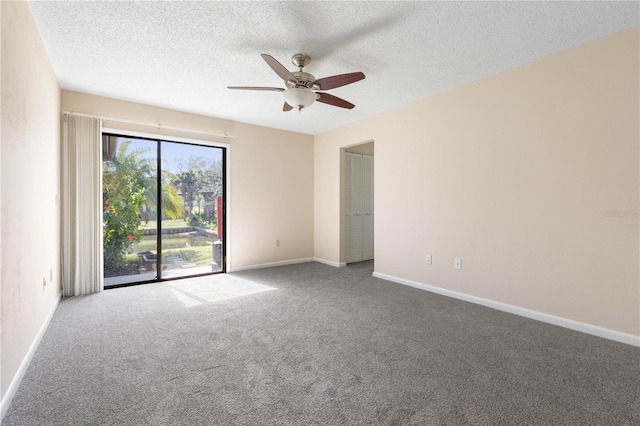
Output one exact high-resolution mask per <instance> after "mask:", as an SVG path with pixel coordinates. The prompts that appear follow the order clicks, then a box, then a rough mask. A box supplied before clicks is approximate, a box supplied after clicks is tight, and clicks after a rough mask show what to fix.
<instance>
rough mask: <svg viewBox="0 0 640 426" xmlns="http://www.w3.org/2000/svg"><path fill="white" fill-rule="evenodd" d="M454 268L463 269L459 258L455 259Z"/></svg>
mask: <svg viewBox="0 0 640 426" xmlns="http://www.w3.org/2000/svg"><path fill="white" fill-rule="evenodd" d="M453 267H454V268H455V269H462V260H460V258H459V257H456V258H455V259H453Z"/></svg>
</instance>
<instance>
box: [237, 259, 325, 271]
mask: <svg viewBox="0 0 640 426" xmlns="http://www.w3.org/2000/svg"><path fill="white" fill-rule="evenodd" d="M306 262H313V257H304V258H301V259H291V260H282V261H280V262H271V263H260V264H257V265H247V266H239V267H237V268H232V269H231V270H230V271H227V272H240V271H248V270H251V269H262V268H273V267H274V266H284V265H295V264H296V263H306Z"/></svg>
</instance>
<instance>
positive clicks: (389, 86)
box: [30, 1, 640, 134]
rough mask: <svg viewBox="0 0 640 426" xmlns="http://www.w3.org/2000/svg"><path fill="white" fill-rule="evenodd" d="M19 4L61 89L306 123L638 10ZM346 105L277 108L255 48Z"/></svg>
mask: <svg viewBox="0 0 640 426" xmlns="http://www.w3.org/2000/svg"><path fill="white" fill-rule="evenodd" d="M30 6H31V10H32V12H33V15H34V17H35V20H36V23H37V25H38V28H39V30H40V33H41V34H42V38H43V40H44V44H45V47H46V49H47V52H48V54H49V56H50V58H51V61H52V63H53V68H54V70H55V73H56V76H57V78H58V80H59V82H60V85H61V87H62V88H63V89H67V90H73V91H79V92H84V93H90V94H95V95H101V96H107V97H112V98H117V99H123V100H128V101H134V102H140V103H144V104H150V105H156V106H161V107H166V108H172V109H177V110H182V111H188V112H194V113H199V114H204V115H209V116H214V117H220V118H226V119H232V120H236V121H241V122H246V123H253V124H259V125H264V126H269V127H275V128H280V129H287V130H292V131H298V132H303V133H308V134H317V133H320V132H322V131H325V130H329V129H332V128H335V127H338V126H340V125H343V124H346V123H348V122H351V121H355V120H358V119H361V118H364V117H367V116H371V115H373V114H376V113H379V112H382V111H385V110H389V109H391V108H394V107H397V106H400V105H403V104H406V103H409V102H411V101H414V100H417V99H420V98H424V97H426V96H429V95H433V94H436V93H439V92H442V91H445V90H448V89H451V88H454V87H457V86H460V85H463V84H466V83H469V82H472V81H475V80H478V79H481V78H483V77H486V76H489V75H492V74H496V73H498V72H502V71H505V70H508V69H511V68H514V67H517V66H520V65H523V64H526V63H529V62H532V61H534V60H536V59H539V58H542V57H545V56H548V55H551V54H553V53H556V52H559V51H562V50H566V49H568V48H571V47H574V46H577V45H580V44H583V43H586V42H588V41H591V40H594V39H597V38H600V37H603V36H606V35H608V34H612V33H615V32H618V31H622V30H624V29H627V28H630V27H632V26H635V25H638V24H639V23H640V12H639V3H638V2H360V1H351V2H212V1H210V2H165V1H163V2H160V1H136V2H89V1H85V2H48V1H47V2H41V1H31V2H30ZM298 52H301V53H306V54H308V55H310V56H311V58H312V62H311V64H310V65H309V66H307V67H306V68H305V71H307V72H309V73H311V74H313V75H314V76H315V77H316V78H321V77H326V76H330V75H334V74H342V73H347V72H354V71H362V72H364V73H365V74H366V76H367V78H366V79H365V80H362V81H360V82H357V83H354V84H352V85H350V86H344V87H340V88H337V89H334V90H332V91H331V92H330V93H331V94H333V95H336V96H339V97H342V98H344V99H346V100H348V101H351V102H352V103H354V104H356V107H355V109H353V110H345V109H342V108H336V107H332V106H329V105H325V104H321V103H317V102H316V103H315V104H314V105H312V106H311V107H310V108H309V109H306V110H303V111H302V112H301V113H298V112H297V111H291V112H287V113H284V112H282V104H283V99H282V95H281V94H280V93H276V92H254V91H232V90H228V89H226V86H228V85H232V86H276V87H283V82H282V80H280V78H279V77H278V76H277V75H276V74H275V73H274V72H273V71H272V70H271V69H270V68H269V67H268V66H267V64H266V63H265V62H264V61H263V60H262V58H261V57H260V54H261V53H268V54H270V55H272V56H273V57H275V58H276V59H277V60H278V61H280V62H281V63H282V64H283V65H285V66H286V67H287V68H289V69H291V70H295V67H294V66H293V65H291V62H290V58H291V56H292V55H293V54H294V53H298Z"/></svg>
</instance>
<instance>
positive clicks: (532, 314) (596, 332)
mask: <svg viewBox="0 0 640 426" xmlns="http://www.w3.org/2000/svg"><path fill="white" fill-rule="evenodd" d="M373 276H374V277H376V278H380V279H383V280H386V281H392V282H395V283H398V284H403V285H407V286H410V287H415V288H418V289H420V290H426V291H430V292H432V293H437V294H441V295H443V296H448V297H453V298H454V299H459V300H464V301H466V302H471V303H476V304H478V305H482V306H486V307H489V308H493V309H497V310H499V311H504V312H509V313H510V314H515V315H520V316H522V317H526V318H530V319H533V320H537V321H542V322H546V323H548V324H553V325H557V326H560V327H565V328H568V329H571V330H575V331H580V332H582V333H587V334H591V335H593V336H598V337H603V338H605V339H609V340H615V341H616V342H620V343H626V344H627V345H632V346H638V347H640V336H634V335H633V334H627V333H621V332H619V331H615V330H610V329H608V328H603V327H598V326H595V325H591V324H586V323H583V322H579V321H574V320H570V319H567V318H562V317H557V316H555V315H549V314H545V313H542V312H537V311H532V310H530V309H525V308H520V307H518V306H513V305H508V304H506V303H501V302H496V301H493V300H489V299H483V298H481V297H476V296H471V295H469V294H465V293H459V292H457V291H452V290H447V289H444V288H440V287H434V286H431V285H428V284H422V283H419V282H417V281H411V280H407V279H404V278H399V277H394V276H392V275H386V274H382V273H379V272H374V273H373Z"/></svg>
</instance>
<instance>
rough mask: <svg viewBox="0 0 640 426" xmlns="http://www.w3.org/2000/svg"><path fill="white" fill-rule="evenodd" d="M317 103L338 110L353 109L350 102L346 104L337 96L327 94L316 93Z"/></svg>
mask: <svg viewBox="0 0 640 426" xmlns="http://www.w3.org/2000/svg"><path fill="white" fill-rule="evenodd" d="M317 101H318V102H322V103H324V104H329V105H333V106H337V107H340V108H346V109H353V108H354V107H355V105H354V104H352V103H351V102H347V101H345V100H344V99H341V98H339V97H337V96H333V95H330V94H328V93H318V99H317Z"/></svg>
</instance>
